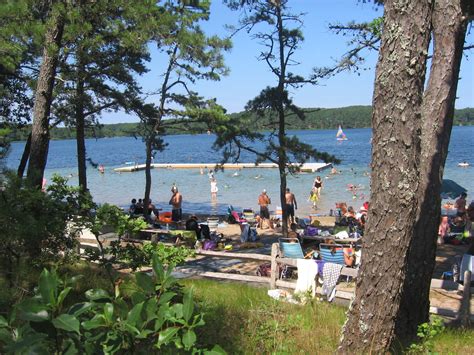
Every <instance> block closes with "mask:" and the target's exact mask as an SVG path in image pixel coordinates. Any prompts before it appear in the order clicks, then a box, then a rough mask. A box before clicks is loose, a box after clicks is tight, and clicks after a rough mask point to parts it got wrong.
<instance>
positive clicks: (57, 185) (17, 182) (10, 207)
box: [0, 174, 90, 280]
mask: <svg viewBox="0 0 474 355" xmlns="http://www.w3.org/2000/svg"><path fill="white" fill-rule="evenodd" d="M66 182H67V181H66V180H65V179H63V178H61V177H58V176H55V177H53V179H52V184H51V185H50V186H49V187H48V189H47V191H46V192H43V191H40V190H38V189H36V188H34V187H31V186H28V185H27V182H25V181H22V180H21V179H18V178H17V177H16V176H14V175H12V174H11V175H7V178H6V180H5V182H4V188H2V189H1V191H0V225H1V226H2V230H3V231H2V233H0V261H1V262H2V263H3V267H2V268H1V270H2V271H3V272H5V273H6V274H7V275H10V276H9V277H10V280H12V275H13V274H14V267H15V265H18V264H19V263H20V260H21V259H22V258H25V259H27V260H28V262H29V263H30V264H33V265H43V264H45V263H47V262H59V261H63V262H69V261H70V258H73V257H74V256H75V255H76V254H75V248H74V246H75V245H76V238H75V237H76V233H77V231H78V230H79V229H80V228H81V227H82V222H81V218H79V217H78V216H79V215H80V212H81V211H83V210H85V209H87V208H89V207H90V199H89V198H88V197H87V196H85V195H83V194H81V193H80V192H79V189H78V188H76V187H71V186H68V185H67V184H66ZM73 226H74V227H73Z"/></svg>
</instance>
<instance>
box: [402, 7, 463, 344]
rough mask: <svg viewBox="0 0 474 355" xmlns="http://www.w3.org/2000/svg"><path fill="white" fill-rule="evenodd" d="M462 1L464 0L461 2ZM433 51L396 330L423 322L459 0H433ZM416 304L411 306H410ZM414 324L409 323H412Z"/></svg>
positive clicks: (457, 43) (458, 42)
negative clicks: (411, 230) (411, 231)
mask: <svg viewBox="0 0 474 355" xmlns="http://www.w3.org/2000/svg"><path fill="white" fill-rule="evenodd" d="M465 2H467V1H465ZM432 26H433V39H434V51H433V58H432V62H431V69H430V77H429V81H428V85H427V89H426V91H425V94H424V97H423V105H422V135H421V160H420V177H419V186H418V199H419V202H418V216H417V221H416V225H415V235H414V237H413V238H412V243H411V245H410V250H409V255H410V258H408V260H407V274H408V275H409V276H410V277H409V278H407V281H406V284H407V285H406V287H405V289H404V295H403V297H402V304H401V310H402V311H405V312H406V313H409V316H407V317H403V318H402V320H404V321H405V322H402V321H400V322H399V323H398V324H397V328H398V329H397V334H399V336H400V337H404V338H405V337H408V336H409V334H404V333H406V332H408V331H414V329H413V327H414V326H415V325H418V324H421V323H424V322H427V321H428V317H429V291H430V282H431V278H432V275H433V269H434V266H435V256H436V236H437V232H438V225H439V220H440V218H439V217H440V205H441V197H440V194H441V181H442V176H443V170H444V164H445V161H446V156H447V154H448V146H449V140H450V136H451V129H452V125H453V116H454V103H455V99H456V90H457V81H458V76H459V70H460V66H461V58H462V52H463V44H464V39H465V34H466V28H467V22H466V21H465V20H463V12H462V9H461V1H460V0H437V1H436V2H435V6H434V10H433V16H432ZM414 305H415V306H416V307H413V306H414ZM412 324H413V325H412Z"/></svg>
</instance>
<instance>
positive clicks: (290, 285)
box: [276, 280, 296, 289]
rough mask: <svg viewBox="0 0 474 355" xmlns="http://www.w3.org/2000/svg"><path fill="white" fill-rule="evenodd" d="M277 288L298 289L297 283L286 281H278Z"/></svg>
mask: <svg viewBox="0 0 474 355" xmlns="http://www.w3.org/2000/svg"><path fill="white" fill-rule="evenodd" d="M276 286H277V287H282V288H291V289H295V288H296V282H294V281H284V280H276Z"/></svg>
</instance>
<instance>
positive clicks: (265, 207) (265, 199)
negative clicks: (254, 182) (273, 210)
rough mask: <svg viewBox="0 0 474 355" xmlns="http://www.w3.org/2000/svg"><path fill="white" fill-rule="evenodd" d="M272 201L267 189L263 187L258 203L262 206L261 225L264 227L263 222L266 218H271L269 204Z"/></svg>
mask: <svg viewBox="0 0 474 355" xmlns="http://www.w3.org/2000/svg"><path fill="white" fill-rule="evenodd" d="M270 203H271V200H270V197H269V196H268V195H267V190H265V189H263V191H262V193H261V194H260V196H258V204H259V206H260V218H261V219H260V221H259V227H260V228H262V226H263V223H264V222H265V221H266V220H268V221H269V220H270V212H269V211H268V205H269V204H270Z"/></svg>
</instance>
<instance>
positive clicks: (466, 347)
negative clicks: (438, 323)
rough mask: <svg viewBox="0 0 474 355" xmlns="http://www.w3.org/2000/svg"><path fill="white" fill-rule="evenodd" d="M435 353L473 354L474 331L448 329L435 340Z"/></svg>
mask: <svg viewBox="0 0 474 355" xmlns="http://www.w3.org/2000/svg"><path fill="white" fill-rule="evenodd" d="M433 345H434V346H433V352H434V353H438V354H472V352H473V349H474V329H472V328H470V329H453V328H448V329H446V330H445V331H444V332H443V333H441V334H439V335H438V336H436V337H435V338H434V339H433Z"/></svg>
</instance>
